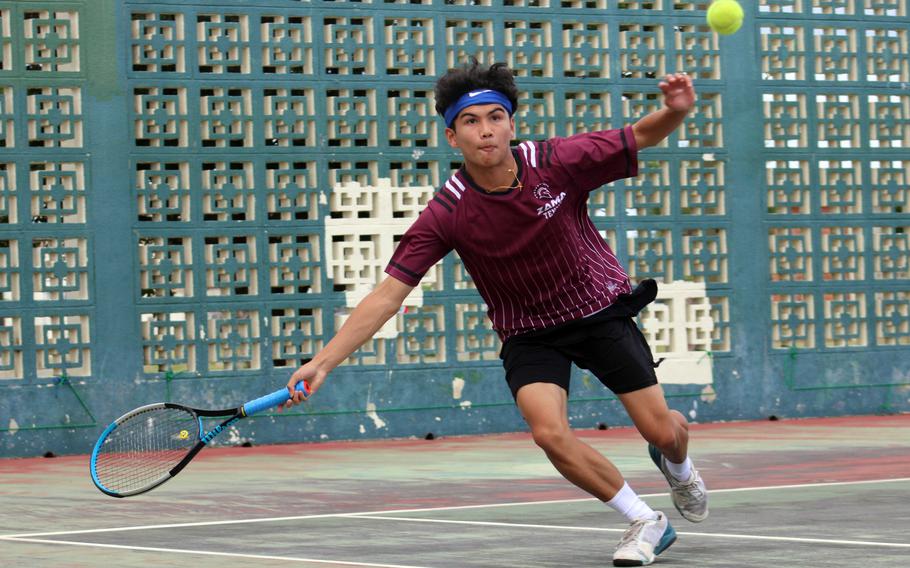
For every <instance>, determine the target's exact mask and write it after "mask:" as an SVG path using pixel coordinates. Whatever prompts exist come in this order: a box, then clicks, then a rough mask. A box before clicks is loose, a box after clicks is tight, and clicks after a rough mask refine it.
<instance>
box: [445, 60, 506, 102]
mask: <svg viewBox="0 0 910 568" xmlns="http://www.w3.org/2000/svg"><path fill="white" fill-rule="evenodd" d="M476 89H493V90H494V91H499V92H500V93H502V94H504V95H505V96H506V98H508V99H509V102H510V103H512V108H513V109H515V108H517V107H518V87H516V86H515V77H514V76H513V75H512V70H511V69H509V66H508V65H506V64H505V63H494V64H493V65H491V66H490V67H489V68H486V67H484V66H481V65H480V62H478V61H477V59H475V58H473V57H472V58H471V62H470V63H467V64H465V65H463V66H462V67H456V68H455V69H449V70H448V71H447V72H446V74H445V75H443V76H442V77H440V78H439V79H438V80H437V81H436V87H435V89H434V90H433V93H434V94H435V96H436V112H438V113H439V116H444V115H445V112H446V109H447V108H449V107H450V106H451V105H452V104H453V103H455V102H456V101H457V100H458V99H459V98H461V96H462V95H464V94H465V93H468V92H470V91H473V90H476Z"/></svg>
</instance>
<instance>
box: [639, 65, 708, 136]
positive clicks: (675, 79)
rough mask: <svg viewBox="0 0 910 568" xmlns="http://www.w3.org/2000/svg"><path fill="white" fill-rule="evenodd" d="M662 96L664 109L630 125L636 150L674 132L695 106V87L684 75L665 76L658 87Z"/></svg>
mask: <svg viewBox="0 0 910 568" xmlns="http://www.w3.org/2000/svg"><path fill="white" fill-rule="evenodd" d="M657 86H658V87H660V90H661V91H662V92H663V94H664V107H663V108H662V109H660V110H658V111H654V112H652V113H651V114H648V115H646V116H644V117H642V118H641V119H639V120H638V121H637V122H636V123H635V124H633V125H632V133H633V134H634V135H635V143H636V144H637V145H638V149H639V150H641V149H643V148H648V147H650V146H655V145H657V144H660V142H661V141H662V140H663V139H664V138H666V137H667V136H669V135H670V133H671V132H673V131H674V130H676V129H677V128H678V127H679V125H680V124H682V122H683V119H685V118H686V115H687V114H689V111H690V110H692V107H693V106H695V87H693V86H692V79H691V78H690V77H689V76H688V75H686V74H684V73H676V74H674V75H667V77H666V79H665V80H663V81H661V82H660V83H659V84H658V85H657Z"/></svg>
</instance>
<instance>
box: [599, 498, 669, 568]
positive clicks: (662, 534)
mask: <svg viewBox="0 0 910 568" xmlns="http://www.w3.org/2000/svg"><path fill="white" fill-rule="evenodd" d="M655 512H656V513H657V518H656V519H654V520H650V519H639V520H637V521H633V522H632V525H631V526H629V529H628V530H627V531H626V532H625V534H623V535H622V539H621V540H620V541H619V544H618V545H617V546H616V551H615V552H614V553H613V566H647V565H648V564H651V563H652V562H654V557H655V556H657V555H658V554H660V553H661V552H663V551H664V550H666V549H668V548H669V547H670V545H671V544H673V543H674V542H676V531H675V530H673V527H672V526H670V521H668V520H667V516H666V515H664V514H663V513H661V512H660V511H655Z"/></svg>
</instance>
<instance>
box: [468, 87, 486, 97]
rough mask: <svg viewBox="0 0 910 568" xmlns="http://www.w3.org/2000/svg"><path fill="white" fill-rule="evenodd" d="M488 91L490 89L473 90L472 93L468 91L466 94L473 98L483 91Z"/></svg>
mask: <svg viewBox="0 0 910 568" xmlns="http://www.w3.org/2000/svg"><path fill="white" fill-rule="evenodd" d="M489 92H490V89H484V90H482V91H474V92H473V93H468V96H469V97H472V98H473V97H476V96H477V95H482V94H484V93H489Z"/></svg>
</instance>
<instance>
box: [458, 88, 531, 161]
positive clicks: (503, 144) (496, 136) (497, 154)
mask: <svg viewBox="0 0 910 568" xmlns="http://www.w3.org/2000/svg"><path fill="white" fill-rule="evenodd" d="M453 126H454V127H455V128H454V129H452V128H446V138H447V139H448V141H449V145H450V146H452V147H453V148H459V149H461V153H462V155H463V156H464V160H465V162H467V163H469V164H471V165H473V166H476V167H481V168H492V167H497V166H500V165H502V164H504V163H509V160H510V158H511V150H510V149H509V143H510V142H511V141H512V139H513V138H514V137H515V121H514V120H512V118H511V117H510V116H509V113H507V112H506V110H505V109H504V108H503V107H502V105H498V104H496V103H492V104H487V105H474V106H469V107H468V108H466V109H464V110H463V111H461V113H460V114H459V115H458V117H457V118H456V119H455V122H454V124H453Z"/></svg>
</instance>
